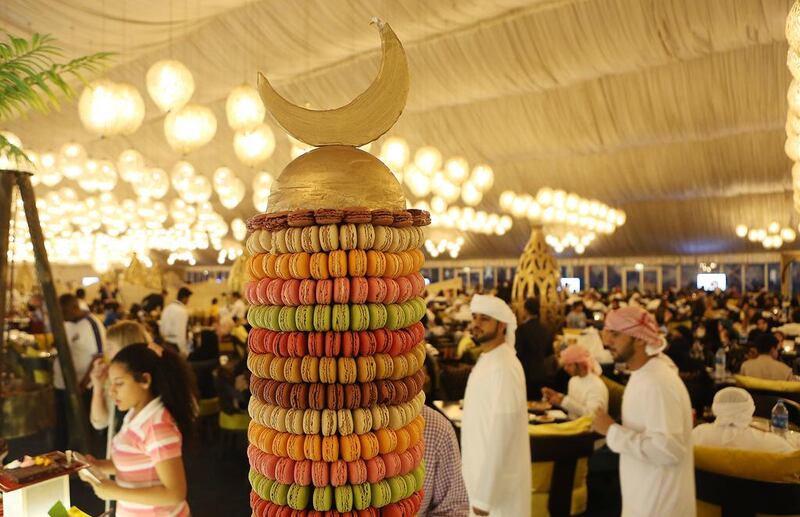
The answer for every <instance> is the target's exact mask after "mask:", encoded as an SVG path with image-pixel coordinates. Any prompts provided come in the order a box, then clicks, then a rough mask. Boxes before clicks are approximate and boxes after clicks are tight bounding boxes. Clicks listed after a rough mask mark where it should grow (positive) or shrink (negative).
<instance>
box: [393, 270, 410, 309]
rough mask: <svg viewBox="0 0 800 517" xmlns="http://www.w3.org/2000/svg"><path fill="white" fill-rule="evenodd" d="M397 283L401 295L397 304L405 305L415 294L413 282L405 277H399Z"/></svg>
mask: <svg viewBox="0 0 800 517" xmlns="http://www.w3.org/2000/svg"><path fill="white" fill-rule="evenodd" d="M395 281H396V282H397V286H398V287H399V288H400V294H399V295H398V297H397V303H403V302H407V301H408V300H410V299H411V295H412V292H413V287H412V285H411V281H410V280H409V279H408V278H406V277H404V276H401V277H399V278H398V279H397V280H395Z"/></svg>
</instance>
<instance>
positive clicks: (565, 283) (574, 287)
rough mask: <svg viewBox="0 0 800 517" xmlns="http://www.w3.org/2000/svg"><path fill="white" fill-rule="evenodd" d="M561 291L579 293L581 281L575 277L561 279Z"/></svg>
mask: <svg viewBox="0 0 800 517" xmlns="http://www.w3.org/2000/svg"><path fill="white" fill-rule="evenodd" d="M561 289H563V290H565V291H566V292H568V293H579V292H581V279H580V278H577V277H567V278H562V279H561Z"/></svg>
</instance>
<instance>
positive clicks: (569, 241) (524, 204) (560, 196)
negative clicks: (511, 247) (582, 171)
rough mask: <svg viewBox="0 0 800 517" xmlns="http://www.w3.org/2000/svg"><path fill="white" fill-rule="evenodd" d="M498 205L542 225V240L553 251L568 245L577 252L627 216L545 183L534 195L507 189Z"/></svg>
mask: <svg viewBox="0 0 800 517" xmlns="http://www.w3.org/2000/svg"><path fill="white" fill-rule="evenodd" d="M500 207H501V208H502V209H503V210H505V211H506V212H509V213H511V214H512V215H513V216H515V217H518V218H527V219H528V220H529V221H530V222H531V223H533V224H538V225H542V226H544V227H545V233H546V236H545V242H547V244H548V245H550V247H552V248H553V250H554V251H555V252H556V253H562V252H563V251H564V250H565V249H567V248H572V249H573V250H574V251H575V253H577V254H579V255H580V254H582V253H583V252H584V251H586V247H587V246H589V244H591V243H592V242H593V241H594V240H595V239H596V238H597V235H598V234H605V235H610V234H612V233H614V231H615V230H616V229H617V228H618V227H619V226H622V225H623V224H625V221H626V220H627V216H626V214H625V212H624V211H622V210H619V209H616V208H611V207H609V206H608V205H606V204H604V203H601V202H599V201H597V200H591V199H586V198H583V197H581V196H579V195H577V194H575V193H573V192H569V193H568V192H565V191H563V190H553V189H551V188H549V187H543V188H541V189H539V191H538V192H537V193H536V196H531V195H530V194H518V193H516V192H512V191H510V190H507V191H505V192H503V193H502V194H500Z"/></svg>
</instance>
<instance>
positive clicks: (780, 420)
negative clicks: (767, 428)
mask: <svg viewBox="0 0 800 517" xmlns="http://www.w3.org/2000/svg"><path fill="white" fill-rule="evenodd" d="M771 427H772V432H773V433H777V434H784V433H786V430H787V429H788V428H789V410H788V409H786V405H785V404H784V403H783V399H778V402H777V403H776V404H775V405H774V406H773V407H772V421H771Z"/></svg>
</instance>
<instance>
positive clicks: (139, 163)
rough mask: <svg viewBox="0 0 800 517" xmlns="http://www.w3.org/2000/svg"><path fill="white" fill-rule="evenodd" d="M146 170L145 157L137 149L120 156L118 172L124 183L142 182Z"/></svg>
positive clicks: (122, 153) (126, 151)
mask: <svg viewBox="0 0 800 517" xmlns="http://www.w3.org/2000/svg"><path fill="white" fill-rule="evenodd" d="M144 169H145V163H144V156H142V153H140V152H139V151H137V150H136V149H127V150H125V151H122V152H121V153H120V154H119V158H117V172H119V175H120V177H121V178H122V179H123V180H124V181H127V182H128V183H135V182H137V181H139V180H141V178H142V174H143V172H144Z"/></svg>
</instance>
